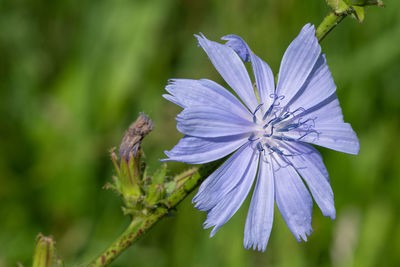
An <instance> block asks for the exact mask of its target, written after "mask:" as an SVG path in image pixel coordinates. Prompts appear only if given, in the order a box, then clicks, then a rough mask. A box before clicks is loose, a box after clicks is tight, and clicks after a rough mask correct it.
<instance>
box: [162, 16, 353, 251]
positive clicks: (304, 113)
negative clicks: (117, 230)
mask: <svg viewBox="0 0 400 267" xmlns="http://www.w3.org/2000/svg"><path fill="white" fill-rule="evenodd" d="M196 37H197V39H198V41H199V44H200V46H201V47H202V48H203V49H204V51H205V52H206V53H207V55H208V57H209V58H210V60H211V62H212V63H213V65H214V67H215V68H216V69H217V71H218V72H219V73H220V74H221V76H222V78H223V79H224V80H225V81H226V83H227V84H228V85H229V86H230V87H231V88H232V89H233V91H234V92H235V93H236V95H237V96H238V97H239V98H240V100H241V101H240V100H239V99H238V98H237V97H236V96H234V95H233V94H232V93H230V92H229V91H228V90H226V89H225V88H224V87H222V86H221V85H219V84H217V83H215V82H213V81H210V80H205V79H202V80H186V79H176V80H171V81H170V83H169V84H168V85H167V87H166V90H167V91H168V93H169V94H165V95H164V97H165V98H166V99H167V100H169V101H171V102H173V103H175V104H177V105H179V106H181V107H182V108H183V111H182V112H181V113H180V114H179V115H178V116H177V128H178V130H179V131H180V132H181V133H183V134H185V136H184V137H183V138H182V139H181V140H180V141H179V143H178V144H177V145H176V146H175V147H174V148H173V149H172V150H170V151H166V152H165V154H166V155H167V156H168V159H166V160H173V161H181V162H186V163H191V164H200V163H206V162H210V161H214V160H217V159H220V158H223V157H225V156H227V155H228V154H231V153H232V152H233V154H232V155H231V156H230V157H229V158H228V159H227V160H226V161H225V162H224V163H223V164H222V165H221V166H220V167H219V168H218V169H217V170H216V171H215V172H214V173H212V174H211V175H210V176H209V177H208V178H207V179H206V180H205V181H204V182H203V183H202V185H201V186H200V189H199V191H198V193H197V194H196V196H195V197H194V199H193V203H195V207H196V208H198V209H199V210H202V211H207V220H206V221H205V223H204V225H205V228H209V227H214V228H213V230H212V231H211V236H213V235H214V234H215V233H216V231H217V230H218V229H219V228H220V227H221V226H222V225H224V224H225V223H226V222H227V221H228V220H229V219H230V218H231V217H232V216H233V215H234V214H235V212H236V211H237V210H238V209H239V207H240V206H241V205H242V203H243V201H244V200H245V199H246V197H247V195H248V194H249V192H250V190H251V188H252V186H253V183H254V180H255V179H256V182H255V187H254V191H253V196H252V199H251V204H250V208H249V211H248V215H247V220H246V225H245V231H244V246H245V248H246V249H248V248H250V247H252V246H253V249H258V250H260V251H261V250H262V251H265V249H266V246H267V243H268V239H269V235H270V232H271V228H272V222H273V217H274V214H273V213H274V202H276V205H277V207H278V209H279V211H280V213H281V214H282V216H283V219H284V220H285V222H286V224H287V226H288V227H289V229H290V231H291V232H292V233H293V235H294V236H295V237H296V239H297V240H298V241H299V242H300V241H301V239H303V240H305V241H307V235H310V233H311V231H312V228H311V217H312V205H313V200H312V198H311V195H312V196H313V198H314V200H315V202H316V203H317V205H318V206H319V208H320V209H321V211H322V213H323V215H324V216H327V217H330V218H331V219H332V220H334V219H335V216H336V211H335V206H334V200H333V192H332V188H331V186H330V181H329V176H328V172H327V170H326V168H325V166H324V163H323V161H322V157H321V155H320V154H319V152H318V151H317V150H316V149H315V148H314V147H312V146H311V145H309V144H308V143H310V144H315V145H318V146H323V147H327V148H330V149H333V150H337V151H341V152H345V153H349V154H358V151H359V141H358V138H357V136H356V134H355V132H354V131H353V129H352V128H351V126H350V124H348V123H345V122H344V121H343V115H342V111H341V108H340V105H339V101H338V99H337V96H336V93H335V91H336V86H335V83H334V81H333V79H332V76H331V73H330V71H329V68H328V65H327V64H326V60H325V55H324V54H321V47H320V45H319V43H318V40H317V38H316V37H315V29H314V26H312V25H310V24H307V25H305V26H304V27H303V29H302V30H301V32H300V34H299V35H298V36H297V37H296V39H294V40H293V42H292V43H291V44H290V45H289V47H288V48H287V50H286V52H285V54H284V56H283V59H282V62H281V66H280V69H279V77H278V82H277V85H276V86H275V80H274V75H273V74H272V71H271V69H270V67H269V66H268V65H267V63H265V62H264V61H263V60H261V59H260V58H259V57H257V56H256V55H255V54H254V53H253V52H252V51H251V50H250V48H249V46H248V45H247V44H246V43H245V42H244V41H243V40H242V39H241V38H240V37H238V36H236V35H227V36H224V37H223V38H222V39H223V40H226V41H227V42H226V43H225V44H219V43H216V42H213V41H210V40H208V39H206V38H205V37H204V36H203V35H202V36H196ZM244 62H251V65H252V68H253V72H254V77H255V87H256V90H255V89H254V87H253V83H252V82H251V80H250V77H249V74H248V73H247V71H246V68H245V65H244ZM256 177H257V178H256ZM304 182H305V183H306V184H307V186H308V189H307V187H306V186H305V184H304ZM310 193H311V195H310Z"/></svg>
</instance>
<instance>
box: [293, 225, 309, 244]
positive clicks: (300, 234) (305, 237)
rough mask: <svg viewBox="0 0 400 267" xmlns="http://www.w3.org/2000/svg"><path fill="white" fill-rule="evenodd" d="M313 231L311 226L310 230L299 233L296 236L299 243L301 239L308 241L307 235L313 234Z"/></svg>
mask: <svg viewBox="0 0 400 267" xmlns="http://www.w3.org/2000/svg"><path fill="white" fill-rule="evenodd" d="M312 232H313V229H312V228H310V229H309V230H308V231H305V232H301V233H298V234H297V236H295V238H296V240H297V242H299V243H300V242H301V241H304V242H307V236H311V233H312Z"/></svg>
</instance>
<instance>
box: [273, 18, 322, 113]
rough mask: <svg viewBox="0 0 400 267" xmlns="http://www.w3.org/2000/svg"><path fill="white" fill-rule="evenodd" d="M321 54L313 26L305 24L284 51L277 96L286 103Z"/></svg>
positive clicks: (304, 79) (283, 103)
mask: <svg viewBox="0 0 400 267" xmlns="http://www.w3.org/2000/svg"><path fill="white" fill-rule="evenodd" d="M320 53H321V47H320V45H319V43H318V40H317V38H316V37H315V29H314V26H313V25H310V24H307V25H305V26H304V27H303V29H302V30H301V32H300V34H299V35H298V36H297V37H296V39H294V40H293V42H292V43H291V44H290V45H289V47H288V48H287V49H286V52H285V54H284V55H283V58H282V62H281V66H280V69H279V78H278V85H277V94H278V95H283V96H284V97H285V98H284V99H283V100H281V105H282V106H285V105H286V103H287V102H288V101H289V100H290V99H291V98H292V97H293V96H294V95H295V94H296V93H297V91H299V90H300V88H301V87H302V86H303V84H304V82H305V81H306V79H307V77H308V76H309V74H310V73H311V71H312V69H313V68H314V65H315V63H316V61H317V59H318V57H319V55H320Z"/></svg>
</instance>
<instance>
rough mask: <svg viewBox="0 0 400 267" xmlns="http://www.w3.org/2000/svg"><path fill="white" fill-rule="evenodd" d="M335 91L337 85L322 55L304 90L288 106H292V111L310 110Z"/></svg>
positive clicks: (303, 87)
mask: <svg viewBox="0 0 400 267" xmlns="http://www.w3.org/2000/svg"><path fill="white" fill-rule="evenodd" d="M335 91H336V85H335V82H334V81H333V78H332V75H331V72H330V71H329V68H328V65H327V64H326V59H325V55H323V54H321V55H320V56H319V58H318V60H317V62H316V63H315V65H314V68H313V70H312V71H311V73H310V75H309V76H308V78H307V80H306V81H305V83H304V84H303V86H302V88H301V89H300V90H299V91H298V92H297V93H296V95H295V96H294V97H293V98H292V99H290V101H289V102H288V104H287V106H290V109H291V110H296V109H297V108H300V107H301V108H304V109H309V108H311V107H313V106H315V105H316V104H318V103H320V102H322V101H323V100H325V99H326V98H327V96H330V95H332V94H333V93H335Z"/></svg>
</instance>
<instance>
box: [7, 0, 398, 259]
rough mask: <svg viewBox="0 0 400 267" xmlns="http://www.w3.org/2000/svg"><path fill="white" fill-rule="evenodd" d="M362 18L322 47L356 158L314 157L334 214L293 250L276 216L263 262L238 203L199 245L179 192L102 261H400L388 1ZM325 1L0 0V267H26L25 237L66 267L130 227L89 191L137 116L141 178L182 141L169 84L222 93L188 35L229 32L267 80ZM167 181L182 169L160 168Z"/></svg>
mask: <svg viewBox="0 0 400 267" xmlns="http://www.w3.org/2000/svg"><path fill="white" fill-rule="evenodd" d="M385 2H386V4H387V8H385V9H379V8H366V19H365V21H364V22H363V25H359V24H358V23H354V21H351V20H345V21H343V22H342V23H341V24H340V26H338V27H337V28H336V29H335V30H334V31H333V32H332V33H331V34H329V35H328V36H327V37H326V39H325V40H324V42H323V43H322V50H323V52H324V53H326V56H327V61H328V64H329V66H330V69H331V71H332V74H333V77H334V78H335V81H336V84H337V87H338V95H339V100H340V103H341V105H342V107H343V113H344V116H345V120H346V121H348V122H351V123H352V126H353V127H354V129H355V131H356V132H357V134H358V136H359V138H360V141H361V151H360V155H359V156H349V155H345V154H342V153H339V152H334V151H329V150H324V149H319V150H320V151H322V154H323V156H324V162H325V164H326V167H327V169H328V171H329V173H330V180H331V183H332V187H333V190H334V193H335V201H336V208H337V219H336V221H334V222H332V221H331V220H329V219H327V218H325V217H323V216H322V214H321V212H320V211H319V210H318V208H317V207H315V210H314V215H313V223H312V225H313V229H314V233H313V234H312V235H311V237H310V240H309V242H307V243H301V244H299V243H297V242H296V240H295V238H294V237H293V236H292V235H291V233H290V231H289V230H288V229H287V227H286V226H285V224H284V222H283V220H282V219H281V217H280V215H279V212H278V210H276V216H275V223H274V227H273V230H272V233H271V240H270V242H269V244H268V248H267V251H266V252H265V253H264V254H261V253H256V252H253V251H246V250H244V249H243V244H242V242H243V229H244V222H245V216H246V212H247V209H248V205H247V204H244V205H243V208H242V209H240V210H239V211H238V213H237V214H236V215H235V216H234V217H233V218H232V220H231V221H229V222H228V224H227V225H226V226H224V227H223V228H222V229H221V230H220V231H219V232H218V234H217V235H216V236H215V237H213V238H212V239H209V238H208V230H203V229H202V223H203V222H204V220H205V214H204V213H201V212H199V211H197V210H195V209H194V208H193V206H192V204H191V203H190V197H189V198H188V199H186V200H185V201H184V202H183V203H182V204H181V205H180V206H179V208H178V210H177V212H176V213H175V214H171V215H176V216H171V217H170V218H168V219H165V220H163V221H161V222H160V223H159V224H158V225H156V227H154V228H153V230H152V231H151V232H150V233H149V234H147V235H145V236H144V238H143V239H141V240H140V241H139V242H138V243H137V244H136V245H134V246H132V247H131V248H129V249H128V251H126V253H125V254H123V255H122V256H121V257H120V258H119V259H118V260H117V261H116V262H115V263H113V265H112V266H133V265H134V266H145V267H147V266H207V267H208V266H211V267H212V266H230V267H231V266H232V267H235V266H366V267H369V266H398V265H399V264H398V263H399V262H400V254H399V253H398V251H400V241H399V240H400V214H399V212H398V207H399V206H400V195H399V194H398V188H400V179H399V177H400V165H399V164H398V163H399V162H400V154H399V153H398V151H400V141H399V138H398V133H399V132H400V123H399V115H400V101H399V99H400V90H399V84H400V77H399V75H398V74H399V72H400V46H399V45H398V44H399V43H400V16H399V9H400V1H390V0H388V1H385ZM327 12H329V8H327V6H326V4H325V3H324V1H309V2H307V3H305V2H304V1H293V0H289V1H272V0H271V1H266V0H250V1H243V0H232V1H229V4H227V2H226V1H219V0H206V1H194V0H193V1H178V0H151V1H132V0H118V1H103V0H99V1H93V0H86V1H70V0H68V1H67V0H59V1H40V0H39V1H26V0H3V1H1V3H0V32H1V34H0V59H1V60H0V102H1V105H0V123H1V126H0V127H1V131H0V184H1V187H0V200H1V202H0V203H1V205H0V217H1V218H2V220H1V221H0V229H1V230H0V244H1V245H0V247H1V249H0V266H15V263H16V262H18V261H20V262H22V264H24V265H25V266H30V265H31V261H32V252H33V247H34V240H35V236H36V235H37V233H38V232H43V233H45V234H52V235H53V236H54V239H55V240H57V255H58V256H60V257H62V258H63V259H64V260H65V266H74V265H76V264H77V263H82V262H85V261H88V260H90V259H92V258H94V257H95V256H96V255H97V253H98V252H99V251H101V250H102V249H105V248H106V246H107V245H108V244H109V242H110V241H111V240H113V239H115V238H116V237H117V236H118V235H119V234H120V233H121V232H122V231H123V229H124V228H125V227H126V225H127V224H128V223H129V221H128V218H126V217H124V216H123V215H122V213H121V210H120V206H121V201H120V199H119V198H118V197H116V196H115V194H113V193H111V192H110V191H109V190H102V189H101V188H102V187H103V185H104V184H105V183H106V182H109V181H110V179H111V176H112V175H113V173H114V171H113V165H112V162H111V161H110V160H109V156H108V152H107V151H109V149H110V148H111V147H113V146H115V145H118V144H119V143H120V141H121V138H122V135H123V132H124V130H125V129H126V128H127V127H128V126H129V124H130V123H131V122H132V121H133V120H134V119H135V118H136V117H137V114H138V113H139V112H140V111H144V112H146V113H147V114H149V115H150V117H151V118H152V119H153V120H154V123H155V129H154V131H153V132H152V133H150V134H149V136H147V137H146V139H145V140H144V142H143V149H144V151H145V152H146V158H145V161H146V162H147V163H148V167H149V173H153V172H154V171H155V170H156V169H157V168H158V166H159V165H160V163H159V162H158V159H160V158H163V157H164V156H163V151H164V150H166V149H170V148H171V147H172V146H173V145H174V144H175V143H176V142H177V141H178V140H179V138H180V137H181V136H180V135H179V133H178V132H177V131H176V128H175V121H174V116H175V115H176V114H177V113H178V112H179V109H178V108H176V107H175V105H173V104H170V103H168V102H167V101H165V100H163V99H162V97H161V94H163V93H164V86H165V85H166V83H167V79H169V78H195V79H200V78H209V79H212V80H214V81H217V82H219V83H221V84H224V82H223V81H222V79H221V78H220V77H219V75H218V73H217V72H216V71H215V70H214V68H213V67H212V66H211V63H210V62H209V60H208V59H207V57H206V56H205V54H204V52H203V51H202V50H201V49H199V48H198V47H197V46H196V41H195V39H194V38H193V34H194V33H198V32H203V33H204V34H205V35H206V36H207V37H208V38H210V39H212V40H217V39H218V38H219V37H221V36H223V35H226V34H230V33H234V34H238V35H240V36H242V37H243V38H245V40H246V41H247V42H248V43H249V44H250V46H251V48H252V49H253V51H254V52H255V53H257V55H259V56H260V57H261V58H262V59H264V60H266V61H267V62H268V64H269V65H270V66H271V67H272V69H273V70H274V72H275V73H276V72H278V70H279V62H280V60H281V57H282V55H283V52H284V49H285V48H286V47H287V45H288V44H289V42H290V41H291V40H292V39H293V38H294V37H295V35H296V34H297V33H298V31H299V30H300V29H301V27H302V25H304V24H305V23H307V22H311V23H313V24H318V23H319V22H320V21H321V20H322V18H323V17H324V16H325V15H326V13H327ZM170 168H172V169H171V173H167V175H172V174H174V173H175V172H177V171H181V170H183V169H185V168H188V167H187V166H185V165H183V164H177V163H171V164H169V169H170Z"/></svg>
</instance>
